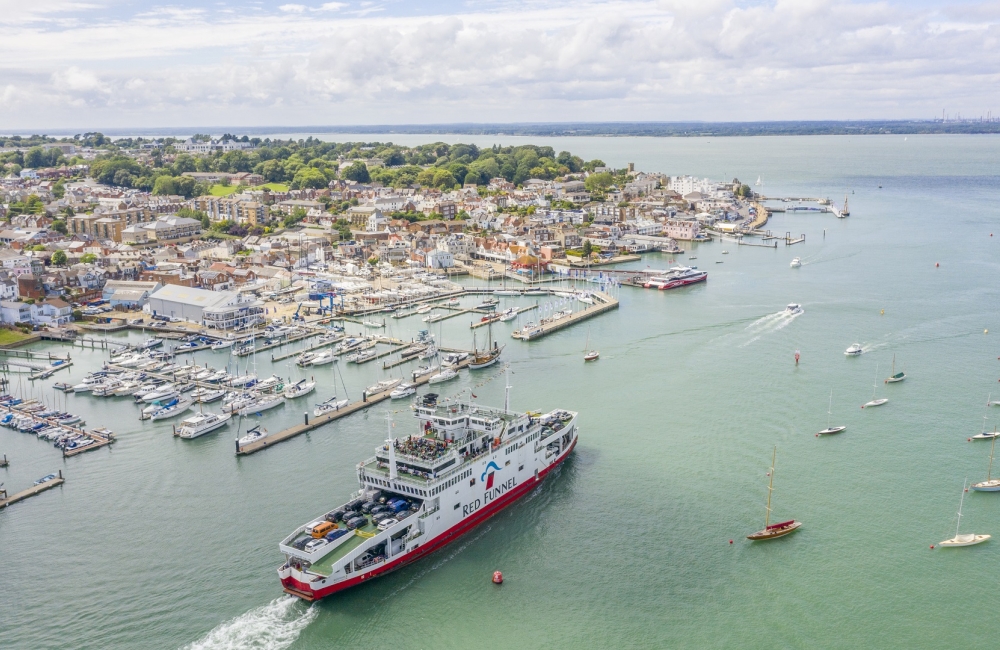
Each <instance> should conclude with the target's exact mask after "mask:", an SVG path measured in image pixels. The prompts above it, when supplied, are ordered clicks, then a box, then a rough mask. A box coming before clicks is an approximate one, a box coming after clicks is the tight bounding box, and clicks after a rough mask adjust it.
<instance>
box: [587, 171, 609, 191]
mask: <svg viewBox="0 0 1000 650" xmlns="http://www.w3.org/2000/svg"><path fill="white" fill-rule="evenodd" d="M614 180H615V179H614V177H613V176H612V175H611V174H609V173H608V172H601V173H600V174H591V175H590V176H588V177H587V180H585V181H584V182H583V184H584V185H585V186H586V188H587V191H589V192H603V191H604V190H606V189H608V187H610V186H611V184H612V183H613V182H614Z"/></svg>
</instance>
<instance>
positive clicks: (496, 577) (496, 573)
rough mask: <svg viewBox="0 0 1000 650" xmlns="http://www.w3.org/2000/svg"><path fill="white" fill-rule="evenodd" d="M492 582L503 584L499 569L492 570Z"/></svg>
mask: <svg viewBox="0 0 1000 650" xmlns="http://www.w3.org/2000/svg"><path fill="white" fill-rule="evenodd" d="M493 584H495V585H502V584H503V574H502V573H500V572H499V571H494V572H493Z"/></svg>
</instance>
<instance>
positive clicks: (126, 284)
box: [101, 280, 163, 309]
mask: <svg viewBox="0 0 1000 650" xmlns="http://www.w3.org/2000/svg"><path fill="white" fill-rule="evenodd" d="M162 286H163V285H162V284H160V283H159V282H132V281H130V280H108V281H107V282H106V283H105V284H104V291H103V293H102V295H101V297H102V298H103V299H104V300H107V301H108V303H109V304H110V305H111V306H112V307H125V308H127V309H134V308H136V307H143V306H145V305H146V302H147V301H148V300H149V296H150V295H151V294H152V293H155V292H156V291H157V290H159V289H160V287H162Z"/></svg>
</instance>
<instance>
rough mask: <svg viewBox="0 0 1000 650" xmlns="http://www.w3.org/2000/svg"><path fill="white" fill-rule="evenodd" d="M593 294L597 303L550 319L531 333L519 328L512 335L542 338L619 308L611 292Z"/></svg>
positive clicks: (524, 337) (529, 339) (529, 338)
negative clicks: (554, 319)
mask: <svg viewBox="0 0 1000 650" xmlns="http://www.w3.org/2000/svg"><path fill="white" fill-rule="evenodd" d="M590 295H591V296H593V298H594V300H595V303H594V304H593V305H591V306H589V307H586V308H585V309H581V310H580V311H578V312H574V313H573V314H570V315H569V316H567V317H565V318H560V319H559V320H557V321H549V322H548V323H543V324H541V325H539V327H538V328H537V329H536V330H532V333H531V334H526V333H524V332H523V331H522V330H517V331H516V332H513V333H512V334H511V336H512V337H514V338H515V339H518V340H521V341H534V340H536V339H540V338H542V337H543V336H546V335H548V334H551V333H552V332H558V331H559V330H561V329H563V328H566V327H569V326H570V325H575V324H577V323H579V322H582V321H585V320H587V319H588V318H592V317H594V316H597V315H598V314H603V313H604V312H606V311H611V310H612V309H618V301H617V300H615V299H614V298H612V297H611V296H610V295H609V294H606V293H604V292H603V291H594V292H593V293H591V294H590Z"/></svg>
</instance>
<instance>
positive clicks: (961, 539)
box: [939, 481, 991, 548]
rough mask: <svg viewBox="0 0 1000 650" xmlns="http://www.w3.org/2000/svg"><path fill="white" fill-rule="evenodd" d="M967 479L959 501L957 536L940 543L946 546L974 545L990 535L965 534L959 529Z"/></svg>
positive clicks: (963, 484)
mask: <svg viewBox="0 0 1000 650" xmlns="http://www.w3.org/2000/svg"><path fill="white" fill-rule="evenodd" d="M966 482H967V481H963V482H962V498H961V499H960V500H959V502H958V525H957V526H955V536H954V537H952V538H951V539H946V540H944V541H943V542H941V543H940V544H939V546H942V547H944V548H949V547H954V546H974V545H976V544H982V543H983V542H985V541H986V540H988V539H989V538H990V537H991V536H990V535H976V534H974V533H966V534H965V535H960V534H959V532H958V531H959V529H960V528H961V527H962V506H963V505H964V504H965V484H966Z"/></svg>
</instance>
